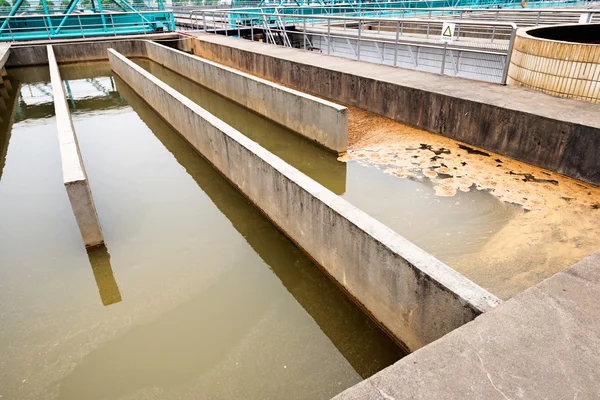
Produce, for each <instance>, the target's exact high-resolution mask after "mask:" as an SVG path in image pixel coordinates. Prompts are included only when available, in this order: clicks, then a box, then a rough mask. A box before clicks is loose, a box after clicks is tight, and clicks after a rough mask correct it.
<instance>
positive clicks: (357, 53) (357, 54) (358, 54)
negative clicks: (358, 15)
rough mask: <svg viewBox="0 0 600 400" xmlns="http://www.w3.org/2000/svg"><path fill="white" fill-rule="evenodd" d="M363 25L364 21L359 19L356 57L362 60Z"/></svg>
mask: <svg viewBox="0 0 600 400" xmlns="http://www.w3.org/2000/svg"><path fill="white" fill-rule="evenodd" d="M361 27H362V21H361V20H358V40H357V41H356V59H357V60H360V32H361V30H362V29H361Z"/></svg>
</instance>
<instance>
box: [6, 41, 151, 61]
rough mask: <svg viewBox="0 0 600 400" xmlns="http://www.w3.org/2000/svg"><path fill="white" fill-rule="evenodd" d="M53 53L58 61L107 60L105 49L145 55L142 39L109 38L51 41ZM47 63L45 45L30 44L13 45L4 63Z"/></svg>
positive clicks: (140, 55) (134, 55)
mask: <svg viewBox="0 0 600 400" xmlns="http://www.w3.org/2000/svg"><path fill="white" fill-rule="evenodd" d="M53 48H54V54H55V56H56V60H57V61H58V62H59V63H61V64H62V63H71V62H83V61H86V62H87V61H102V60H107V59H108V55H107V52H106V50H107V49H109V48H114V49H118V50H119V51H122V52H123V54H127V56H128V57H144V56H145V55H146V53H145V50H146V46H145V42H144V41H142V40H122V39H111V40H104V41H93V40H90V41H86V42H82V41H74V42H61V43H56V44H54V43H53ZM46 64H48V53H47V52H46V45H43V44H39V45H30V46H26V47H13V48H12V49H11V53H10V57H9V58H8V61H7V63H6V66H7V67H24V66H31V65H46Z"/></svg>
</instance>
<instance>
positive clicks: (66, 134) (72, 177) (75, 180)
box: [47, 45, 104, 247]
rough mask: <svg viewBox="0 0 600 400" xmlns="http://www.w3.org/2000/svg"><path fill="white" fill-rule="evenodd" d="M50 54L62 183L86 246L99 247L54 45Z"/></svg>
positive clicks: (94, 215)
mask: <svg viewBox="0 0 600 400" xmlns="http://www.w3.org/2000/svg"><path fill="white" fill-rule="evenodd" d="M47 51H48V62H49V67H50V80H51V82H52V94H53V95H54V109H55V112H56V126H57V129H58V141H59V145H60V156H61V162H62V171H63V181H64V184H65V188H66V189H67V195H68V196H69V201H70V202H71V207H72V208H73V213H74V214H75V219H76V220H77V225H78V226H79V230H80V232H81V237H82V238H83V242H84V243H85V246H86V247H92V246H99V245H101V244H103V243H104V238H103V236H102V229H101V228H100V221H99V220H98V214H97V213H96V206H95V205H94V199H93V198H92V192H91V190H90V186H89V182H88V180H87V175H86V173H85V168H84V166H83V160H82V159H81V152H80V151H79V144H78V143H77V136H76V135H75V129H74V128H73V121H72V120H71V113H70V112H69V106H68V105H67V98H66V97H65V91H64V88H63V82H62V78H61V77H60V72H59V70H58V64H57V62H56V58H55V56H54V51H53V50H52V46H50V45H48V47H47Z"/></svg>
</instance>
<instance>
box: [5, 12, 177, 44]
mask: <svg viewBox="0 0 600 400" xmlns="http://www.w3.org/2000/svg"><path fill="white" fill-rule="evenodd" d="M175 29H176V28H175V19H174V17H173V13H172V12H169V11H139V10H135V11H130V12H101V13H100V12H83V13H65V14H62V13H55V14H44V13H43V12H38V13H37V14H36V13H27V14H26V15H5V16H0V41H20V40H40V39H64V38H87V37H97V36H116V35H130V34H149V33H159V32H169V31H174V30H175Z"/></svg>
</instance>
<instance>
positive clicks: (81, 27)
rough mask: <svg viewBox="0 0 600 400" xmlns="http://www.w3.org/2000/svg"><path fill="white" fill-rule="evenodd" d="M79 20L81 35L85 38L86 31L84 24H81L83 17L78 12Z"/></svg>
mask: <svg viewBox="0 0 600 400" xmlns="http://www.w3.org/2000/svg"><path fill="white" fill-rule="evenodd" d="M77 21H79V29H80V30H81V35H82V36H83V38H84V39H85V32H84V31H83V26H82V25H81V17H80V16H79V14H77Z"/></svg>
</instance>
